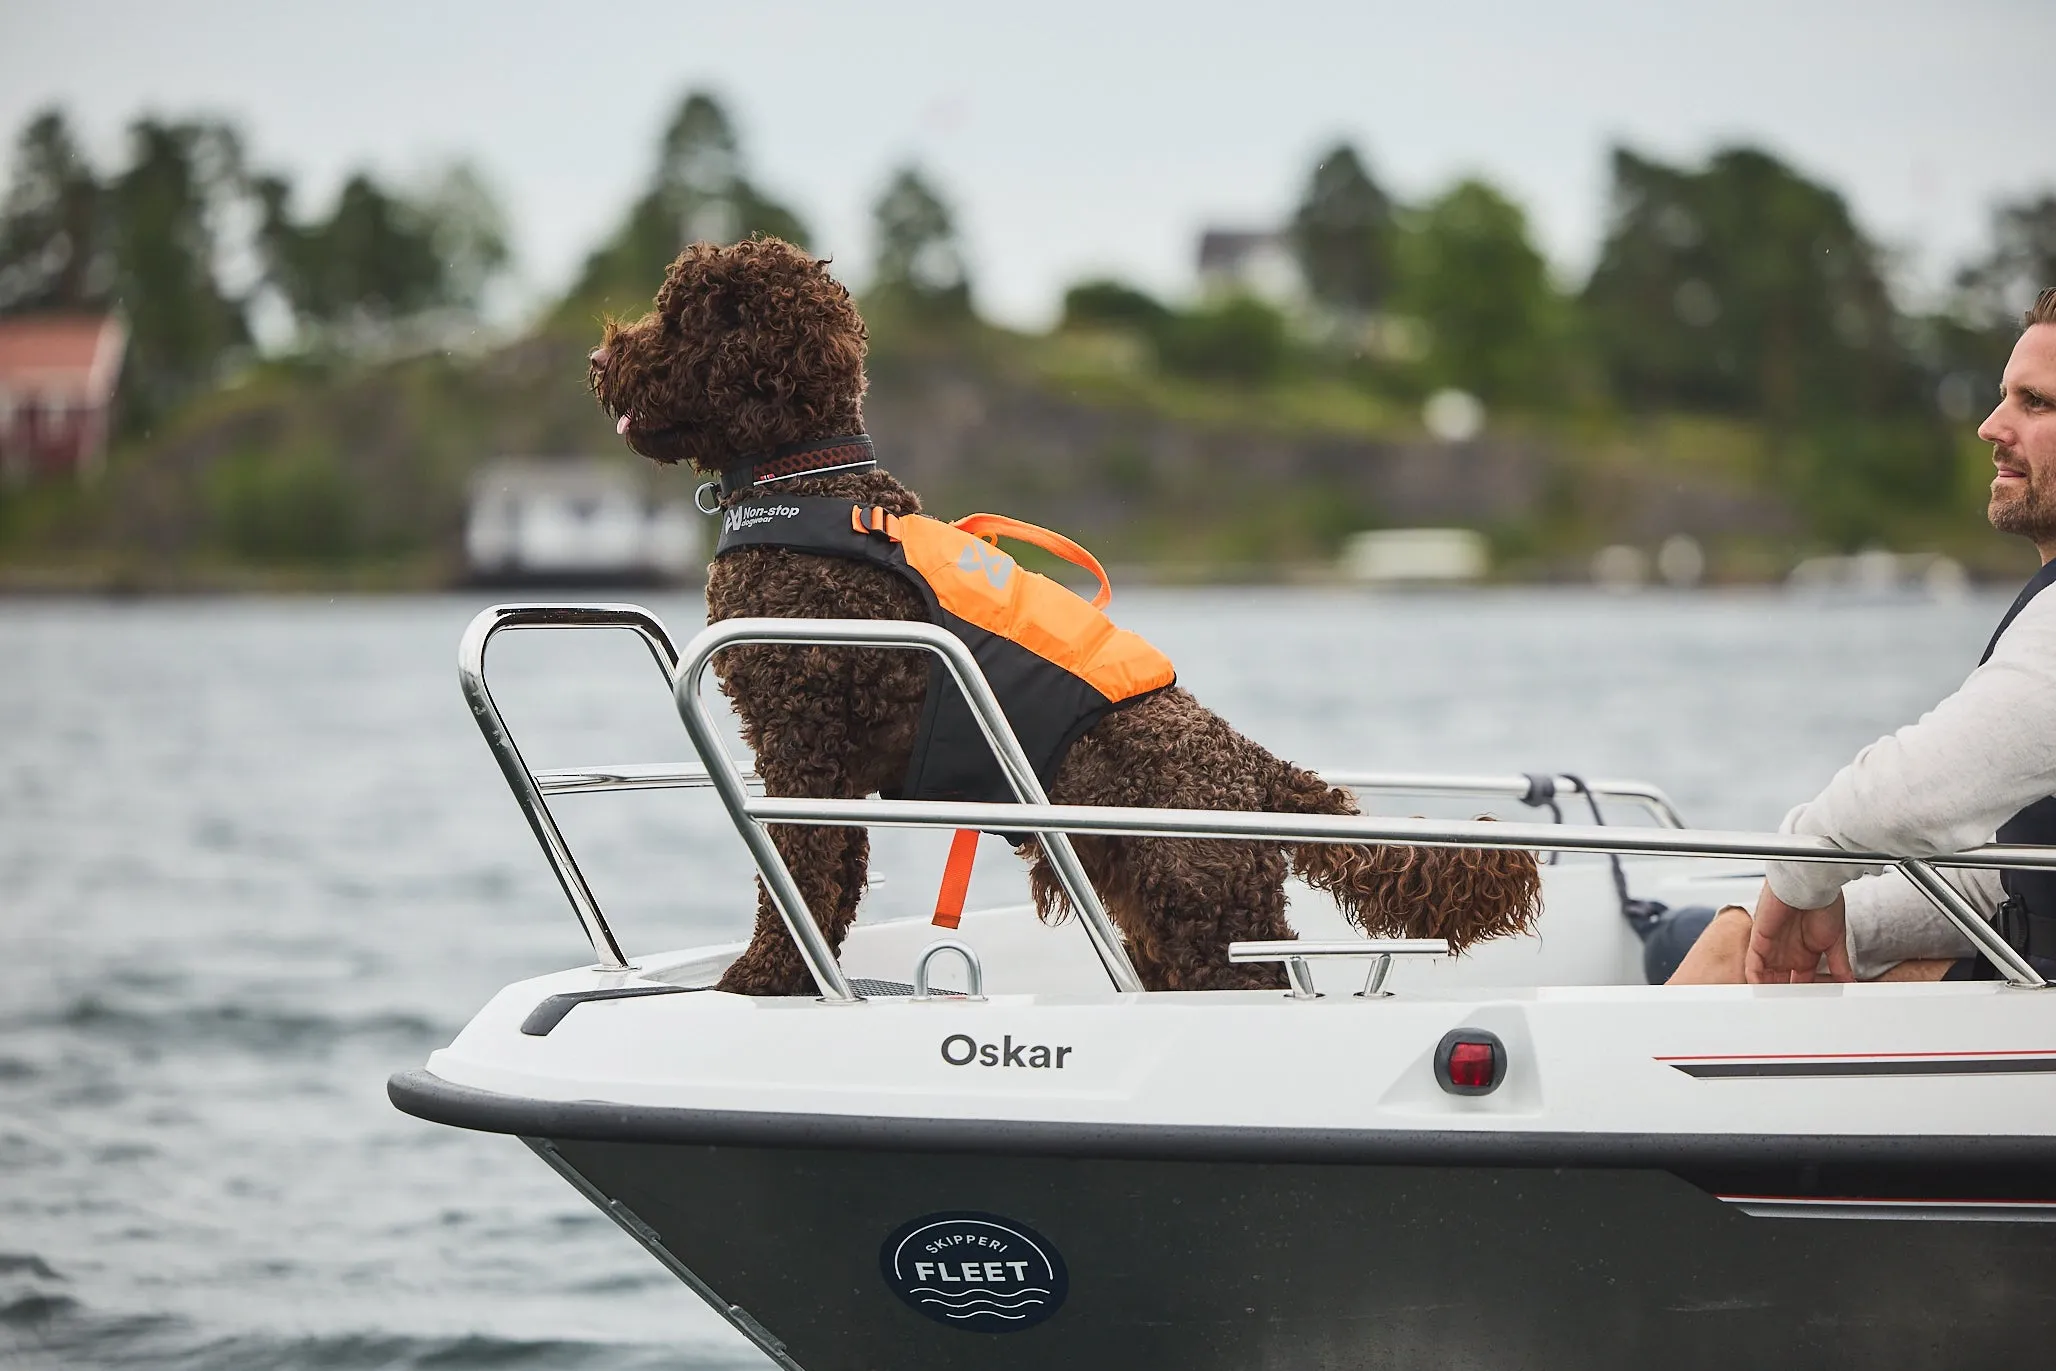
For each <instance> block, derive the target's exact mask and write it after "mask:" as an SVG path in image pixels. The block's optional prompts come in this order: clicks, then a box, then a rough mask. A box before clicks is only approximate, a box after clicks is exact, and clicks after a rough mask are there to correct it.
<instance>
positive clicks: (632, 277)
mask: <svg viewBox="0 0 2056 1371" xmlns="http://www.w3.org/2000/svg"><path fill="white" fill-rule="evenodd" d="M753 233H764V234H768V235H770V236H772V237H774V238H783V239H785V240H786V241H787V242H789V243H796V244H799V245H800V246H805V245H806V242H807V237H808V234H807V229H806V225H804V224H803V223H801V222H800V219H799V217H798V216H797V215H795V214H794V213H793V212H792V211H791V210H790V209H788V208H786V207H785V206H784V205H782V204H780V203H778V202H777V201H776V200H773V199H772V198H770V197H769V196H768V195H766V194H764V192H762V191H761V190H759V189H758V188H757V187H756V186H755V185H754V184H753V183H752V182H751V181H750V179H749V177H748V176H747V175H746V174H745V173H744V170H743V157H742V150H741V144H740V141H739V140H738V139H737V137H736V134H735V128H734V125H733V124H732V123H730V121H729V118H728V115H727V113H726V111H724V110H723V109H722V108H721V104H720V102H719V101H717V100H716V99H715V98H714V97H713V96H712V95H709V94H707V93H706V92H704V91H694V92H692V93H691V94H689V95H687V96H686V97H685V99H684V100H683V101H682V102H681V103H680V104H679V106H678V109H677V111H676V112H675V113H674V114H673V115H672V117H671V122H670V123H669V124H668V125H667V126H666V128H665V130H664V136H663V138H662V139H661V140H659V143H658V147H657V163H656V166H655V168H654V169H653V171H652V172H651V175H650V180H649V184H648V185H647V187H646V188H645V189H644V191H643V193H642V195H640V196H639V197H637V199H636V201H635V203H634V205H632V206H631V207H630V208H629V211H628V214H627V216H626V218H624V219H623V221H622V223H621V225H620V226H619V227H618V228H616V229H615V230H614V232H613V233H612V234H611V235H609V237H608V239H607V241H606V242H605V243H604V244H603V245H602V246H601V247H600V248H599V249H598V250H597V251H595V252H594V253H593V254H592V255H591V256H590V257H588V258H587V259H586V263H585V268H584V270H583V271H582V272H580V274H579V279H578V284H577V285H576V286H574V287H573V288H572V291H571V294H570V295H569V297H567V300H566V309H567V310H572V311H575V312H578V313H585V312H589V311H590V310H591V309H592V308H594V307H598V308H600V309H603V310H608V311H626V310H639V309H646V308H648V306H649V302H650V299H651V297H652V296H654V295H655V294H656V292H657V287H658V286H659V285H660V284H662V282H663V279H664V269H665V268H666V267H668V266H670V265H671V259H672V258H674V257H676V256H677V255H678V251H679V249H680V248H682V247H684V246H685V245H686V244H687V243H693V242H712V243H733V242H738V241H740V240H741V239H744V238H747V237H749V236H750V235H751V234H753Z"/></svg>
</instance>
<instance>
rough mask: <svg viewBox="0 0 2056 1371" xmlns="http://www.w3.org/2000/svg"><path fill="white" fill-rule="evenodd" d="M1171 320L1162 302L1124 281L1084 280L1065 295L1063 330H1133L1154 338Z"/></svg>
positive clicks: (1061, 324) (1169, 312)
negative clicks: (1167, 321)
mask: <svg viewBox="0 0 2056 1371" xmlns="http://www.w3.org/2000/svg"><path fill="white" fill-rule="evenodd" d="M1170 317H1171V311H1170V310H1168V309H1166V308H1165V307H1164V304H1163V302H1162V301H1160V300H1158V299H1157V298H1156V297H1155V296H1153V295H1150V294H1148V293H1147V292H1145V291H1140V290H1137V289H1135V288H1134V287H1133V286H1130V285H1126V284H1123V283H1122V282H1120V281H1114V280H1108V279H1105V278H1101V279H1099V280H1093V281H1081V282H1079V283H1078V284H1077V285H1075V286H1072V287H1071V288H1070V289H1069V290H1067V291H1065V292H1064V313H1063V319H1062V321H1061V322H1060V323H1059V324H1058V327H1059V328H1066V329H1082V328H1117V329H1130V330H1132V331H1134V332H1136V333H1140V334H1143V335H1145V336H1149V335H1153V334H1154V333H1155V332H1156V331H1157V330H1158V329H1159V328H1161V327H1162V326H1163V324H1164V322H1165V321H1166V320H1167V319H1169V318H1170Z"/></svg>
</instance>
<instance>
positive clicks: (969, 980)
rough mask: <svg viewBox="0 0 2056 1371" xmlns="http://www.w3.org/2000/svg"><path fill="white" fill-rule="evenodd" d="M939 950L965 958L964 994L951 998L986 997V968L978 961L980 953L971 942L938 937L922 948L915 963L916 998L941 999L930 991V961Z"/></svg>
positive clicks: (970, 998)
mask: <svg viewBox="0 0 2056 1371" xmlns="http://www.w3.org/2000/svg"><path fill="white" fill-rule="evenodd" d="M938 952H954V953H956V954H957V955H958V956H959V957H962V958H963V959H964V980H965V986H966V988H965V990H964V993H963V994H962V995H952V996H950V997H949V998H950V999H953V1000H955V999H963V1000H982V999H984V998H985V968H984V967H983V966H981V965H979V963H978V954H977V953H976V952H974V951H972V950H971V945H970V944H969V943H961V942H958V941H957V940H956V939H955V938H937V939H936V940H935V941H934V942H932V943H930V944H928V946H927V947H925V948H923V949H922V950H921V960H919V961H917V962H915V963H914V998H915V999H917V1000H939V999H941V998H943V997H942V996H940V995H931V994H929V993H928V963H930V962H932V961H934V960H935V954H936V953H938Z"/></svg>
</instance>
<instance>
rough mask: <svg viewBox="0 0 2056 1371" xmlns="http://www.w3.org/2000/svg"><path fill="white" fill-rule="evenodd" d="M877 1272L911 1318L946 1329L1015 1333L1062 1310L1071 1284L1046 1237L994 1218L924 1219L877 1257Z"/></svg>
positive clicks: (966, 1214)
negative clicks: (904, 1304)
mask: <svg viewBox="0 0 2056 1371" xmlns="http://www.w3.org/2000/svg"><path fill="white" fill-rule="evenodd" d="M878 1269H879V1271H880V1272H881V1273H882V1274H883V1275H884V1277H885V1283H886V1284H887V1285H889V1286H891V1287H892V1289H893V1293H894V1294H896V1295H898V1296H899V1297H900V1298H901V1299H903V1300H905V1301H906V1302H907V1307H908V1308H910V1309H912V1310H913V1311H914V1312H915V1313H917V1314H923V1315H926V1316H927V1317H928V1318H931V1319H933V1320H935V1321H936V1322H937V1323H939V1324H943V1325H945V1326H946V1327H950V1328H968V1329H970V1330H972V1331H973V1332H978V1333H1018V1332H1019V1331H1020V1330H1022V1329H1023V1328H1033V1327H1034V1326H1035V1325H1036V1324H1038V1323H1041V1322H1042V1321H1043V1320H1044V1319H1046V1318H1048V1317H1049V1316H1050V1315H1052V1314H1054V1313H1056V1312H1057V1310H1058V1309H1060V1308H1062V1307H1063V1303H1064V1297H1065V1296H1066V1295H1068V1294H1069V1293H1070V1292H1071V1278H1070V1275H1069V1274H1068V1273H1067V1272H1066V1271H1065V1270H1064V1259H1063V1256H1062V1255H1061V1254H1060V1253H1059V1252H1058V1251H1057V1249H1056V1247H1055V1246H1054V1245H1053V1244H1052V1243H1051V1242H1050V1240H1049V1239H1048V1238H1045V1237H1043V1236H1042V1235H1041V1234H1040V1233H1038V1232H1036V1231H1035V1230H1034V1229H1032V1228H1030V1227H1029V1226H1028V1225H1027V1224H1025V1223H1017V1222H1016V1221H1014V1220H1013V1219H1003V1218H1001V1217H1000V1216H999V1215H997V1214H980V1213H976V1212H972V1211H963V1212H958V1213H950V1214H927V1215H924V1216H922V1217H921V1218H918V1219H915V1220H914V1221H913V1222H911V1223H909V1224H906V1225H905V1226H903V1227H902V1228H901V1229H900V1230H899V1231H898V1232H896V1233H894V1234H893V1235H892V1236H891V1237H889V1238H887V1239H886V1240H885V1246H884V1247H882V1248H880V1249H879V1250H878Z"/></svg>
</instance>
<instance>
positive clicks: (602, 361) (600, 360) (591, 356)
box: [585, 347, 607, 367]
mask: <svg viewBox="0 0 2056 1371" xmlns="http://www.w3.org/2000/svg"><path fill="white" fill-rule="evenodd" d="M585 360H586V361H588V362H591V363H592V364H593V365H594V366H596V367H603V366H605V365H607V350H606V349H605V348H603V347H599V348H594V349H593V350H592V351H591V352H589V353H587V354H586V358H585Z"/></svg>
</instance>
